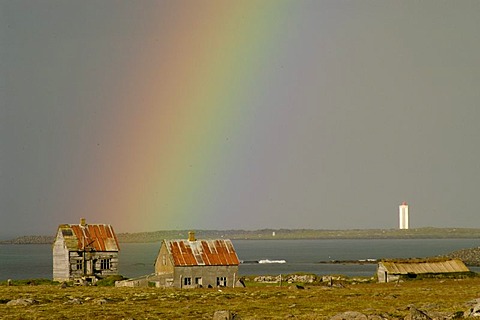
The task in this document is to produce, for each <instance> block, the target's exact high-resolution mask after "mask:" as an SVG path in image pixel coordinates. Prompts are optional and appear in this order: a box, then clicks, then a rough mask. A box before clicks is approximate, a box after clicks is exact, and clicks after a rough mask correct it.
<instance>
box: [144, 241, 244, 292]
mask: <svg viewBox="0 0 480 320" xmlns="http://www.w3.org/2000/svg"><path fill="white" fill-rule="evenodd" d="M239 263H240V262H239V260H238V257H237V253H236V252H235V249H234V247H233V244H232V242H231V241H230V240H228V239H220V240H196V239H195V235H194V233H193V232H190V233H189V238H188V240H186V239H182V240H163V241H162V245H161V247H160V250H159V253H158V256H157V259H156V261H155V276H154V277H153V278H154V279H155V280H154V281H155V282H156V285H157V286H160V287H176V288H198V287H235V285H236V283H237V281H238V265H239ZM153 278H152V280H153Z"/></svg>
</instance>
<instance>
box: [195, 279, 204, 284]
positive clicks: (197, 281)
mask: <svg viewBox="0 0 480 320" xmlns="http://www.w3.org/2000/svg"><path fill="white" fill-rule="evenodd" d="M195 284H196V285H198V286H201V285H202V284H203V283H202V277H196V278H195Z"/></svg>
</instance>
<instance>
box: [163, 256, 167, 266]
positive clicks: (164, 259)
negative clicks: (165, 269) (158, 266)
mask: <svg viewBox="0 0 480 320" xmlns="http://www.w3.org/2000/svg"><path fill="white" fill-rule="evenodd" d="M162 264H163V265H164V266H166V265H167V256H166V255H162Z"/></svg>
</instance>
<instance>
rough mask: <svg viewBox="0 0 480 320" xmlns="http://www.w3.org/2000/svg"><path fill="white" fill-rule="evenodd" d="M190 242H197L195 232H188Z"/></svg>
mask: <svg viewBox="0 0 480 320" xmlns="http://www.w3.org/2000/svg"><path fill="white" fill-rule="evenodd" d="M188 241H197V239H195V232H193V231H189V232H188Z"/></svg>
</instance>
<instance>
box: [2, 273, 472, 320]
mask: <svg viewBox="0 0 480 320" xmlns="http://www.w3.org/2000/svg"><path fill="white" fill-rule="evenodd" d="M264 280H273V279H264ZM295 280H305V281H306V282H305V283H303V284H302V285H299V284H295V285H293V284H288V285H284V286H282V287H279V286H277V285H267V284H264V285H263V286H253V287H250V286H247V287H246V288H213V289H184V290H177V289H160V288H114V287H113V288H112V287H62V286H59V285H48V286H47V285H37V286H32V285H29V286H26V285H24V286H6V285H2V286H0V318H1V319H100V320H102V319H108V320H110V319H111V320H113V319H129V320H132V319H215V320H220V319H221V320H233V319H235V320H239V319H243V320H249V319H250V320H251V319H303V320H306V319H327V320H328V319H331V320H342V319H345V320H350V319H352V320H353V319H359V320H360V319H361V320H368V319H405V320H418V319H422V320H429V319H438V320H441V319H442V320H449V319H459V318H468V317H472V318H474V317H475V318H477V316H479V315H480V312H479V310H480V289H478V288H480V278H468V279H443V280H439V279H428V280H413V281H405V282H398V283H375V282H368V283H359V282H345V281H342V280H338V279H333V280H334V281H333V283H332V282H330V281H323V280H322V283H315V284H310V283H309V281H311V280H312V279H310V278H296V279H295Z"/></svg>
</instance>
